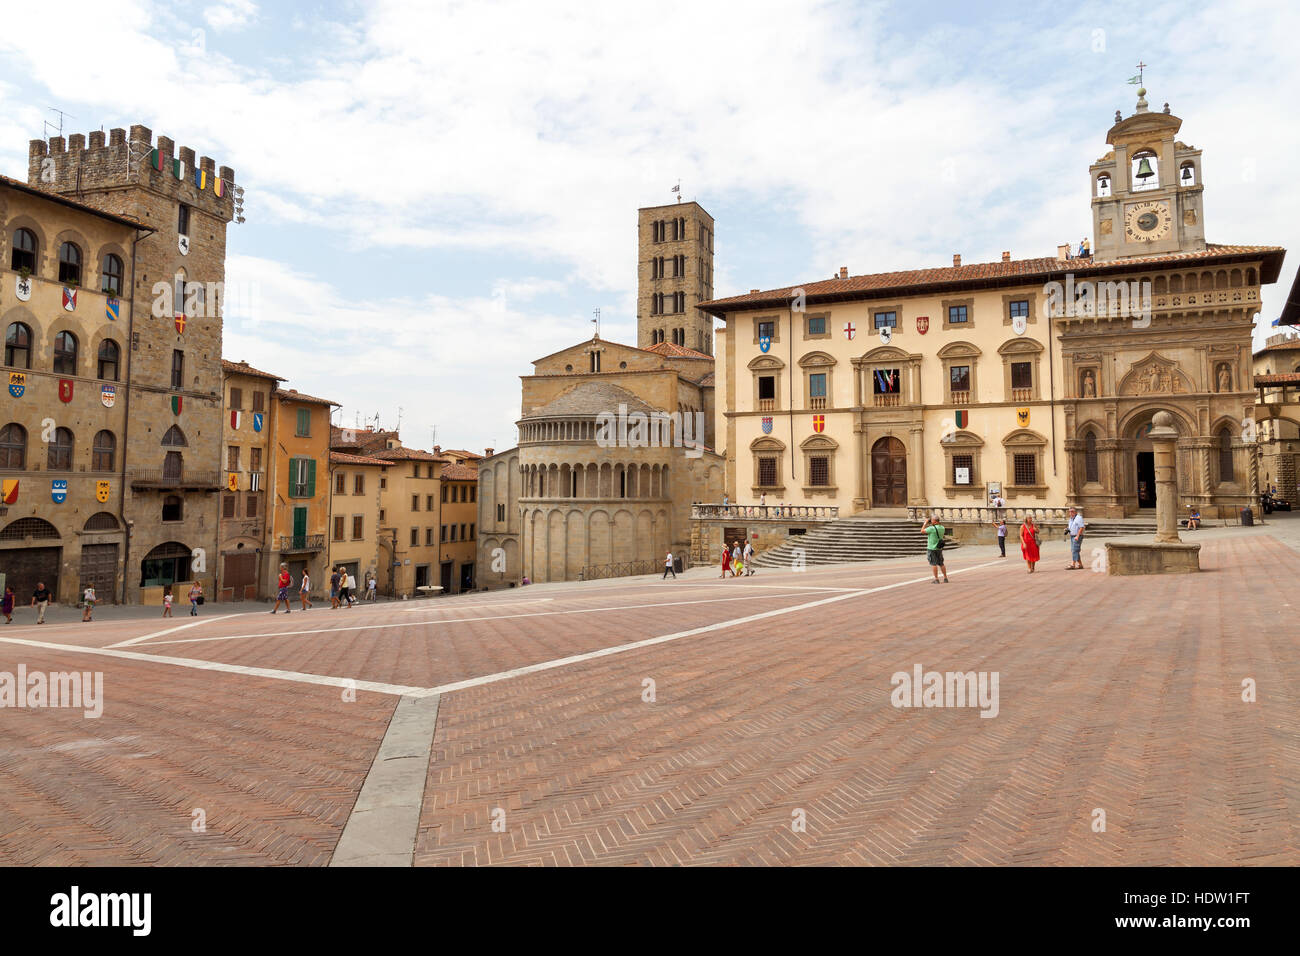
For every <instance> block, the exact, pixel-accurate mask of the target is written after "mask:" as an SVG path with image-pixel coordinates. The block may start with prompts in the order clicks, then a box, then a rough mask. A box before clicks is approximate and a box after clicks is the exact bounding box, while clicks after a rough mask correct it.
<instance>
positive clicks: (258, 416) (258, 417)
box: [253, 412, 262, 432]
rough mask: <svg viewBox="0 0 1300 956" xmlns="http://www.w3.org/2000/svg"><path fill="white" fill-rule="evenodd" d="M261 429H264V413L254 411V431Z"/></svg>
mask: <svg viewBox="0 0 1300 956" xmlns="http://www.w3.org/2000/svg"><path fill="white" fill-rule="evenodd" d="M261 430H262V413H261V412H253V431H255V432H260V431H261Z"/></svg>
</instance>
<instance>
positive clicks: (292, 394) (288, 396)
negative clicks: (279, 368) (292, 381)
mask: <svg viewBox="0 0 1300 956" xmlns="http://www.w3.org/2000/svg"><path fill="white" fill-rule="evenodd" d="M275 394H276V397H277V398H279V399H280V401H282V402H285V401H293V402H307V403H309V404H312V405H337V404H338V402H331V401H330V400H329V399H328V398H317V397H316V396H315V395H307V394H305V393H303V392H300V391H298V390H296V389H292V388H286V389H281V390H280V391H278V392H276V393H275Z"/></svg>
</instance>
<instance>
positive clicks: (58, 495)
mask: <svg viewBox="0 0 1300 956" xmlns="http://www.w3.org/2000/svg"><path fill="white" fill-rule="evenodd" d="M50 497H51V498H53V499H54V503H55V504H56V505H61V504H63V502H65V501H67V500H68V480H67V479H66V478H55V479H54V480H53V481H52V482H50Z"/></svg>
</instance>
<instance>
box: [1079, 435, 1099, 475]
mask: <svg viewBox="0 0 1300 956" xmlns="http://www.w3.org/2000/svg"><path fill="white" fill-rule="evenodd" d="M1099 473H1100V469H1099V468H1098V467H1097V436H1096V435H1094V434H1093V433H1092V432H1088V434H1087V435H1086V436H1085V437H1084V439H1083V480H1084V481H1100V480H1101V479H1100V478H1098V477H1097V476H1098V474H1099Z"/></svg>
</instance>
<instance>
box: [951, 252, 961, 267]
mask: <svg viewBox="0 0 1300 956" xmlns="http://www.w3.org/2000/svg"><path fill="white" fill-rule="evenodd" d="M952 264H953V265H954V266H959V265H961V253H960V252H954V253H953V254H952Z"/></svg>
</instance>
